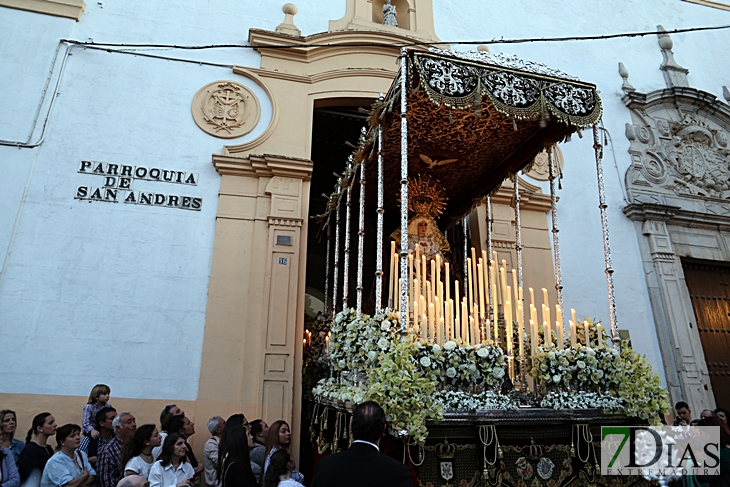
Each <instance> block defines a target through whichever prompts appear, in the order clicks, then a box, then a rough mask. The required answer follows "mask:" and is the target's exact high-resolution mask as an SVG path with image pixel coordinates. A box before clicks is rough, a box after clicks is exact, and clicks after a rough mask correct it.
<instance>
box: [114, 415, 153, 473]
mask: <svg viewBox="0 0 730 487" xmlns="http://www.w3.org/2000/svg"><path fill="white" fill-rule="evenodd" d="M161 442H162V438H161V437H160V432H159V431H157V427H156V426H155V425H154V424H145V425H142V426H140V427H139V428H137V431H135V432H134V436H133V437H132V438H131V439H130V440H128V441H126V442H125V443H124V446H122V462H121V465H124V475H125V476H127V475H141V476H142V477H144V478H147V477H149V473H150V468H152V464H153V463H154V462H155V460H154V457H153V455H152V449H153V448H155V447H157V446H160V443H161Z"/></svg>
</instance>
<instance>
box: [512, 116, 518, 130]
mask: <svg viewBox="0 0 730 487" xmlns="http://www.w3.org/2000/svg"><path fill="white" fill-rule="evenodd" d="M512 128H514V129H515V132H517V131H518V130H519V129H518V128H517V120H514V119H513V120H512Z"/></svg>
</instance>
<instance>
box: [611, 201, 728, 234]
mask: <svg viewBox="0 0 730 487" xmlns="http://www.w3.org/2000/svg"><path fill="white" fill-rule="evenodd" d="M623 212H624V214H625V215H626V216H627V217H629V219H631V220H632V221H635V222H644V221H648V220H653V221H663V222H666V223H667V225H673V226H677V227H688V228H710V229H714V230H720V231H730V215H717V214H713V213H704V212H698V211H688V210H683V209H682V208H680V207H678V206H666V205H657V204H653V203H632V204H630V205H627V206H625V207H624V208H623Z"/></svg>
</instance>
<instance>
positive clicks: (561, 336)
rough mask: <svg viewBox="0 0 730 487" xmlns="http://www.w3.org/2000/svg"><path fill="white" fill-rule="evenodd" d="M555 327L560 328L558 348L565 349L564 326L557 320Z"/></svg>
mask: <svg viewBox="0 0 730 487" xmlns="http://www.w3.org/2000/svg"><path fill="white" fill-rule="evenodd" d="M555 329H556V330H558V350H563V349H564V348H565V347H564V346H563V340H564V339H565V337H564V336H563V327H562V326H560V323H559V322H557V321H556V322H555Z"/></svg>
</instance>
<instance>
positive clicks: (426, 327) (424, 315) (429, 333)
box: [421, 309, 436, 343]
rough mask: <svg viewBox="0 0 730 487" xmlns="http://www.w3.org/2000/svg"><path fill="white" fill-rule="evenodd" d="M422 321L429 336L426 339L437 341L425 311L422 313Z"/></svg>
mask: <svg viewBox="0 0 730 487" xmlns="http://www.w3.org/2000/svg"><path fill="white" fill-rule="evenodd" d="M424 311H426V310H425V309H424ZM421 323H423V328H424V329H425V330H426V335H428V338H427V339H426V341H431V342H434V343H436V341H435V340H434V337H432V336H431V332H430V330H429V329H428V316H426V313H423V314H422V315H421Z"/></svg>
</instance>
